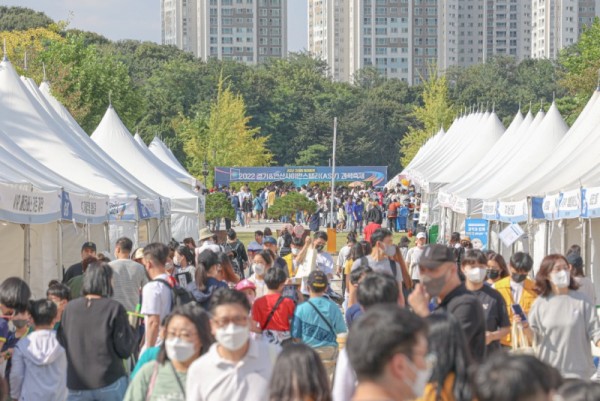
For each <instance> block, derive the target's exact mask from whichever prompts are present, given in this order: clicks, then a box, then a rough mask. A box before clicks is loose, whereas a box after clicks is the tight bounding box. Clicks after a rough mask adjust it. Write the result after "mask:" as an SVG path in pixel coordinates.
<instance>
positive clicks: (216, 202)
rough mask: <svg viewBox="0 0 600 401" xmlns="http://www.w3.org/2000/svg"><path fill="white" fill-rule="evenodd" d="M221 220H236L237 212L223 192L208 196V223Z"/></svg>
mask: <svg viewBox="0 0 600 401" xmlns="http://www.w3.org/2000/svg"><path fill="white" fill-rule="evenodd" d="M219 218H225V219H231V220H233V219H235V210H234V209H233V206H232V205H231V202H229V201H228V200H227V196H226V195H225V194H224V193H223V192H213V193H209V194H207V195H206V221H211V220H216V219H219Z"/></svg>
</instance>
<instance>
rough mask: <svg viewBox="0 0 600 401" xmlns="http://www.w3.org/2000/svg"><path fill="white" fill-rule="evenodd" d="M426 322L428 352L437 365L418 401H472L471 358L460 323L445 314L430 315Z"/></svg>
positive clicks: (434, 366) (434, 365)
mask: <svg viewBox="0 0 600 401" xmlns="http://www.w3.org/2000/svg"><path fill="white" fill-rule="evenodd" d="M427 322H428V323H429V334H428V336H427V341H428V344H429V352H430V353H431V354H433V355H435V356H436V363H435V364H433V370H432V373H431V378H430V379H429V383H427V386H426V387H425V393H424V394H423V397H421V398H419V401H471V400H472V399H473V382H472V379H471V376H470V375H469V365H470V364H471V356H470V354H469V348H468V346H467V340H466V339H465V335H464V333H463V330H462V328H461V327H460V324H459V323H458V320H456V318H455V317H454V316H452V315H450V314H445V313H443V314H432V315H429V316H428V317H427Z"/></svg>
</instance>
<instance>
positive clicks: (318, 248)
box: [315, 245, 325, 252]
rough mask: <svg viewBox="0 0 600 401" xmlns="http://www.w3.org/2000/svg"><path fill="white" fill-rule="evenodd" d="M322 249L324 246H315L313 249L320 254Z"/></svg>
mask: <svg viewBox="0 0 600 401" xmlns="http://www.w3.org/2000/svg"><path fill="white" fill-rule="evenodd" d="M323 248H325V245H316V246H315V249H316V250H317V252H321V251H322V250H323Z"/></svg>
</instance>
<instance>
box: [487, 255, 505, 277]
mask: <svg viewBox="0 0 600 401" xmlns="http://www.w3.org/2000/svg"><path fill="white" fill-rule="evenodd" d="M486 257H487V283H488V284H489V285H493V284H494V283H495V282H496V281H498V280H501V279H503V278H504V277H508V276H509V272H508V266H507V265H506V261H505V260H504V258H503V257H502V255H500V254H499V253H496V252H493V251H490V252H487V253H486Z"/></svg>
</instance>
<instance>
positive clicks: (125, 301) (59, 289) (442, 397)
mask: <svg viewBox="0 0 600 401" xmlns="http://www.w3.org/2000/svg"><path fill="white" fill-rule="evenodd" d="M243 192H245V191H243ZM409 194H410V192H409V191H408V190H407V191H406V194H404V193H402V191H400V193H397V191H392V192H391V193H387V194H386V196H385V197H383V198H377V199H376V198H375V197H372V195H373V193H368V194H367V199H366V200H367V202H369V203H370V204H371V205H370V207H369V208H368V210H367V211H366V212H365V213H364V216H365V221H366V223H367V224H366V225H364V226H363V227H362V230H361V231H357V230H358V228H360V224H359V223H360V220H358V219H354V218H353V220H352V222H351V224H350V225H349V226H348V228H349V232H348V234H347V242H346V244H345V246H343V247H342V248H341V249H340V250H339V252H338V254H337V257H335V258H334V255H331V254H329V253H328V252H327V251H326V244H327V242H328V241H329V240H330V239H329V238H328V236H327V233H326V232H324V231H318V230H316V231H312V230H311V231H310V232H309V231H308V230H306V229H304V227H303V226H302V225H300V224H296V225H292V224H285V225H284V226H283V228H282V230H281V231H280V232H279V235H274V233H273V232H272V231H271V230H270V229H268V228H266V229H264V230H257V231H256V232H255V233H254V234H255V235H254V241H251V242H249V243H248V244H244V243H243V242H242V241H240V239H239V238H238V235H237V233H236V231H235V230H234V229H233V228H229V229H228V230H227V232H226V239H225V240H224V241H219V236H218V235H217V234H216V233H215V232H211V231H210V230H209V229H208V228H206V229H203V230H201V233H200V235H199V238H198V239H197V242H198V244H196V239H193V238H186V239H184V240H183V241H182V243H178V242H177V241H175V240H173V241H171V243H169V244H161V243H152V244H149V245H146V246H145V247H143V248H138V249H133V243H132V241H131V240H130V239H129V238H126V237H123V238H119V239H118V240H117V241H116V243H115V244H114V254H113V255H110V256H109V255H106V254H100V253H98V252H97V249H96V245H95V244H94V243H92V242H86V243H84V244H83V245H82V247H81V262H79V263H77V264H75V265H73V266H71V267H69V268H68V269H67V270H66V271H65V273H64V277H63V280H62V282H59V281H52V282H51V283H50V284H49V287H48V289H47V293H46V297H45V298H42V299H32V294H31V291H30V289H29V287H28V285H27V283H25V282H24V281H23V280H21V279H19V278H16V277H11V278H7V279H6V280H4V281H3V282H2V283H1V284H0V308H1V310H2V318H0V342H3V346H2V355H3V358H2V362H3V363H4V365H3V366H2V367H1V371H2V372H3V373H4V374H3V377H4V379H5V380H4V381H3V382H2V387H0V399H1V400H4V399H14V400H36V401H39V400H56V401H59V400H60V401H64V400H69V401H76V400H77V401H78V400H102V401H104V400H107V401H112V400H127V401H138V400H139V401H141V400H187V401H200V400H203V401H204V400H206V401H217V400H227V401H236V400H240V401H241V400H248V401H254V400H256V401H286V400H289V401H305V400H312V401H348V400H354V401H389V400H394V401H396V400H397V401H400V400H423V401H450V400H454V401H471V400H478V401H530V400H536V401H537V400H540V401H545V400H547V401H551V400H552V401H553V400H565V401H568V400H600V384H598V383H596V379H597V378H599V377H598V375H597V373H596V371H597V369H596V367H595V364H594V359H593V355H592V343H594V344H598V345H600V321H599V319H598V316H597V315H596V308H595V291H594V286H593V283H592V282H591V280H590V279H589V278H588V277H586V276H585V274H584V268H583V265H584V264H583V259H582V256H581V250H580V249H579V248H578V247H577V246H573V247H571V249H570V250H569V252H568V253H567V254H566V255H565V256H563V255H558V254H554V255H548V256H546V257H545V258H544V259H543V261H542V262H541V264H540V266H539V267H538V268H537V269H535V270H536V274H535V275H534V274H533V271H534V266H533V260H532V258H531V257H530V256H529V255H528V254H527V253H523V252H517V253H515V254H513V255H512V256H511V257H510V258H509V260H508V261H505V259H504V258H503V257H502V256H501V255H499V254H497V253H494V252H490V251H487V252H484V251H481V250H477V249H473V247H472V244H471V243H470V241H469V239H468V238H465V237H464V236H463V237H461V236H460V234H458V233H454V234H453V235H452V241H451V243H450V244H449V245H442V244H427V234H426V233H425V232H424V231H419V232H418V233H416V236H415V237H416V238H415V243H414V245H413V246H410V241H409V240H406V239H405V238H407V237H406V236H403V237H402V239H401V240H400V242H399V243H395V242H394V232H395V231H400V230H402V229H403V228H404V227H402V226H399V225H398V220H397V217H398V215H397V214H396V217H394V214H392V215H391V216H390V213H389V210H390V209H389V206H388V208H387V214H386V212H385V211H384V210H385V207H383V206H382V205H385V204H386V200H385V199H386V198H389V200H390V201H391V202H392V203H400V204H402V203H403V202H404V199H402V198H401V197H402V196H404V195H406V196H408V197H410V196H411V195H409ZM359 195H360V194H359ZM314 196H316V197H317V199H319V193H318V191H317V193H316V194H314ZM351 197H352V198H353V199H352V200H351V201H352V202H355V205H356V204H361V203H362V198H360V196H359V198H358V199H356V200H354V195H351ZM415 197H416V195H415ZM254 199H256V198H254ZM268 199H269V198H268V196H267V204H268ZM340 200H341V199H340ZM243 202H244V200H243V199H242V204H243ZM410 202H411V200H410V199H409V203H410ZM340 204H343V202H341V203H340ZM393 207H394V208H395V210H396V211H397V210H398V207H396V206H395V205H394V206H393ZM352 213H354V211H353V212H352ZM412 213H413V214H415V213H418V209H416V210H415V209H413V210H412ZM409 215H410V214H409ZM267 216H268V206H267ZM346 216H347V215H346ZM361 216H362V214H361ZM242 217H247V216H242ZM265 217H266V216H265V215H264V214H263V215H262V218H263V219H264V218H265ZM247 221H249V220H242V223H241V225H247V224H244V223H246V222H247ZM382 225H383V227H382ZM385 226H387V227H389V229H388V228H386V227H385ZM343 228H344V229H345V228H346V225H344V227H343ZM410 229H415V230H419V227H416V226H413V227H411V228H410ZM336 278H341V280H342V282H343V285H342V294H337V293H336V292H335V291H334V289H333V287H332V280H334V279H336Z"/></svg>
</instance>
